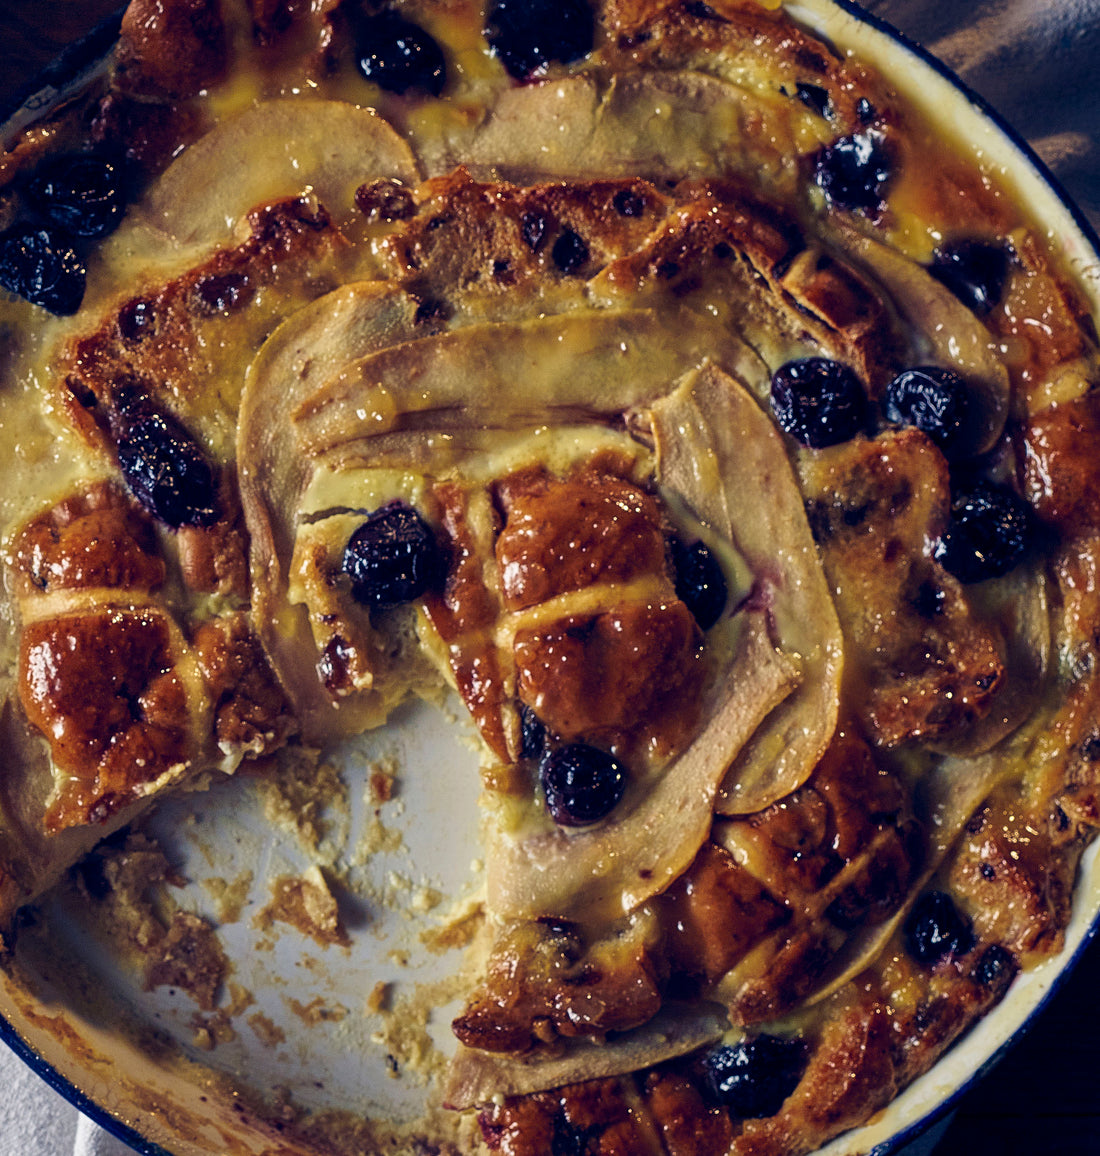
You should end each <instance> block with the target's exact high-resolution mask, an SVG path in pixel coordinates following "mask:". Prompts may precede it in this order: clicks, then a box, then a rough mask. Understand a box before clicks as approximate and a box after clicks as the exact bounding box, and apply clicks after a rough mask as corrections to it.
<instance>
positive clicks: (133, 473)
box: [118, 413, 218, 529]
mask: <svg viewBox="0 0 1100 1156" xmlns="http://www.w3.org/2000/svg"><path fill="white" fill-rule="evenodd" d="M118 464H119V468H120V469H121V471H122V476H123V478H124V479H125V481H126V484H127V485H128V486H129V487H130V492H131V493H132V494H133V495H134V497H135V498H137V500H138V501H139V502H140V503H141V504H142V505H143V506H144V507H145V508H146V509H147V510H148V511H149V512H150V513H151V514H153V515H154V516H155V517H157V518H159V519H160V520H161V521H162V522H164V523H165V524H166V525H168V526H171V527H173V528H174V529H178V528H179V527H180V526H208V525H210V524H211V523H212V522H215V521H217V518H218V509H217V485H216V483H215V480H214V471H213V470H212V469H211V467H210V463H209V462H208V461H207V459H206V455H205V454H204V453H203V452H202V450H201V449H200V448H199V446H198V443H197V442H196V441H195V439H194V438H193V437H192V436H191V435H190V434H189V433H188V432H187V431H186V430H185V429H184V428H183V426H181V425H180V424H179V422H177V421H176V420H175V419H174V418H171V417H165V416H164V415H163V414H159V413H145V414H141V415H140V416H138V417H136V418H135V419H134V420H133V421H132V422H130V423H129V424H128V425H127V426H126V427H125V429H124V430H123V433H122V436H121V437H120V438H119V441H118Z"/></svg>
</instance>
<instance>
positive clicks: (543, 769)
mask: <svg viewBox="0 0 1100 1156" xmlns="http://www.w3.org/2000/svg"><path fill="white" fill-rule="evenodd" d="M539 780H540V782H541V783H542V790H543V794H544V795H545V796H546V809H547V810H548V811H549V812H550V817H551V818H552V819H553V820H554V822H555V823H557V824H558V826H559V827H584V826H587V825H588V824H589V823H598V822H599V821H600V820H601V819H605V818H606V817H607V816H608V815H610V814H611V812H612V811H613V810H614V809H615V807H616V806H617V805H618V802H619V800H620V799H621V798H622V797H623V792H624V791H625V790H626V771H625V769H624V768H623V766H622V764H621V763H620V762H619V761H618V760H617V759H616V758H614V757H613V756H612V755H609V754H608V753H607V752H606V751H601V750H599V749H598V748H597V747H590V746H588V744H587V743H569V744H568V745H567V746H563V747H557V748H555V749H554V750H552V751H548V752H547V754H546V755H545V757H544V758H543V760H542V764H541V766H540V767H539Z"/></svg>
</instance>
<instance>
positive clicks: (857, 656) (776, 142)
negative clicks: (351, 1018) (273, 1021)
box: [0, 0, 1100, 1156]
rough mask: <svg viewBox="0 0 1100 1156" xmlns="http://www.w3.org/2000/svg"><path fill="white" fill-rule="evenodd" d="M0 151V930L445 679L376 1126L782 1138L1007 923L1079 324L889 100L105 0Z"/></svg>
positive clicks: (1042, 696) (1031, 777)
mask: <svg viewBox="0 0 1100 1156" xmlns="http://www.w3.org/2000/svg"><path fill="white" fill-rule="evenodd" d="M0 179H2V180H3V182H4V185H3V188H4V191H3V193H2V197H3V199H2V201H0V209H2V214H3V218H2V224H3V232H2V233H0V284H2V285H3V287H4V289H5V290H6V291H7V293H6V297H5V299H4V300H3V301H2V302H0V342H2V343H3V347H4V357H3V369H2V373H3V381H2V384H0V411H2V412H0V426H2V429H3V431H4V439H5V447H6V454H7V458H8V462H9V464H8V466H7V467H6V470H7V485H6V486H5V492H4V494H3V495H2V496H0V518H2V531H3V540H4V573H5V601H4V610H3V658H4V664H3V672H4V673H3V677H4V691H5V710H4V713H3V728H4V738H5V744H6V748H7V750H8V752H9V754H8V760H7V765H6V770H5V784H4V789H3V792H2V793H0V809H2V818H3V822H2V827H0V905H2V914H3V917H4V923H5V926H11V925H12V921H13V919H14V917H15V915H16V914H17V913H18V912H19V911H20V910H21V909H23V908H25V907H27V906H28V905H33V904H34V903H35V902H36V901H37V900H38V899H40V898H41V897H42V896H43V894H44V893H45V892H46V891H47V890H48V889H49V888H50V887H52V886H53V885H54V884H56V883H57V881H58V880H59V879H60V878H61V877H62V876H63V875H64V874H65V872H66V871H68V869H69V868H70V867H72V866H73V865H74V864H75V863H77V862H78V861H79V860H80V859H81V857H82V856H84V855H85V854H86V853H87V852H88V851H89V850H91V849H92V848H93V847H95V846H96V845H97V844H98V843H99V842H100V841H101V840H103V839H104V838H105V837H106V836H108V835H110V834H111V833H112V832H114V831H117V830H120V829H121V828H123V827H125V826H126V825H127V824H129V823H131V822H132V821H133V820H134V819H135V818H136V817H138V816H139V815H141V814H143V813H144V812H145V811H146V810H147V809H148V808H149V807H151V806H155V804H156V802H157V800H158V799H159V798H161V797H163V796H165V795H166V794H167V793H170V792H173V791H176V790H177V789H180V788H185V789H193V788H195V787H197V786H201V785H202V784H204V783H206V782H209V781H211V780H212V779H214V778H216V777H217V776H218V775H221V774H232V773H233V772H234V771H236V770H237V769H238V768H239V767H240V766H242V765H243V764H246V763H247V764H254V765H256V766H257V767H262V766H263V765H264V764H263V760H265V759H267V758H268V756H271V755H272V754H273V753H275V752H278V751H279V750H281V749H286V748H288V747H297V748H300V749H301V750H302V751H316V750H318V749H321V748H323V747H324V746H325V745H326V744H330V743H332V742H333V741H335V740H337V739H340V738H343V737H347V736H353V735H358V734H360V733H362V732H364V731H366V730H369V729H373V728H379V727H383V726H385V725H386V721H387V718H388V717H389V716H390V715H391V714H392V712H393V711H394V709H395V708H396V707H397V706H398V705H399V704H400V703H402V702H403V701H404V700H406V699H407V698H408V697H409V696H410V695H415V694H417V693H419V692H420V691H421V690H422V689H423V688H424V687H426V686H429V685H432V684H434V683H435V682H437V681H438V680H439V679H440V678H441V677H442V678H443V679H445V680H446V681H447V682H448V683H449V684H450V685H451V686H452V687H453V688H454V689H455V690H456V691H457V693H458V694H459V696H460V697H461V699H462V701H463V702H464V703H465V706H466V708H467V709H468V711H469V715H470V718H471V720H472V723H473V724H474V726H475V727H476V731H477V734H478V736H479V744H480V750H481V762H482V782H481V784H480V790H481V792H482V800H483V811H484V855H485V863H486V881H485V892H484V900H483V909H484V914H485V918H486V922H487V927H488V929H489V934H488V941H489V945H488V947H487V950H486V951H485V952H484V953H483V958H482V959H481V960H480V964H479V978H478V980H477V982H476V983H475V984H474V985H473V986H472V987H471V989H470V990H469V992H468V994H467V998H466V1003H465V1007H464V1009H463V1010H462V1011H461V1012H460V1014H458V1015H457V1017H456V1018H455V1019H454V1022H453V1025H452V1030H453V1034H454V1036H455V1038H456V1040H457V1050H456V1051H455V1054H454V1058H453V1060H451V1062H450V1065H449V1069H448V1073H447V1078H446V1081H445V1086H443V1087H442V1088H441V1089H440V1090H439V1097H440V1100H441V1103H442V1104H443V1105H444V1106H445V1107H446V1108H447V1109H449V1110H450V1115H449V1116H448V1117H447V1119H449V1120H451V1121H452V1123H451V1124H449V1125H435V1124H433V1128H434V1129H436V1131H435V1132H433V1134H432V1135H431V1136H428V1137H424V1136H422V1137H421V1141H423V1142H430V1143H431V1144H434V1145H436V1147H435V1148H433V1149H432V1150H435V1151H470V1150H474V1149H477V1150H484V1151H492V1152H502V1153H507V1154H509V1156H549V1154H554V1156H557V1154H559V1153H564V1152H570V1153H573V1152H576V1153H582V1152H583V1153H595V1152H600V1153H607V1154H610V1153H619V1152H621V1153H631V1154H636V1153H653V1154H655V1156H656V1154H665V1156H718V1154H722V1153H731V1154H744V1156H747V1154H750V1153H751V1154H753V1156H765V1154H768V1156H798V1154H802V1153H808V1152H812V1151H814V1150H816V1149H817V1148H818V1147H819V1146H820V1145H821V1144H823V1143H824V1142H825V1141H826V1140H828V1139H829V1138H831V1137H833V1136H835V1135H837V1134H839V1133H841V1132H843V1131H845V1130H847V1129H849V1128H852V1127H855V1126H857V1125H859V1124H861V1123H862V1122H864V1121H866V1120H867V1119H868V1118H869V1117H870V1116H871V1115H873V1114H874V1113H875V1112H877V1111H878V1110H879V1109H881V1108H882V1107H884V1106H885V1105H886V1104H887V1103H889V1102H890V1101H891V1100H892V1099H893V1098H894V1097H895V1095H896V1094H897V1093H898V1091H899V1090H900V1089H902V1088H903V1087H905V1086H906V1085H907V1084H909V1083H910V1082H911V1081H912V1080H913V1079H914V1078H915V1077H916V1076H918V1075H919V1074H921V1073H922V1072H924V1071H925V1070H927V1069H928V1068H929V1067H930V1066H931V1065H932V1064H933V1063H934V1062H935V1061H936V1059H937V1058H938V1057H939V1056H940V1055H941V1054H942V1053H943V1051H944V1050H945V1049H946V1048H947V1047H948V1046H949V1045H950V1044H951V1043H952V1042H953V1041H954V1040H955V1039H957V1038H958V1037H959V1036H960V1035H961V1034H962V1033H964V1032H965V1031H966V1030H967V1029H968V1028H969V1027H970V1026H971V1025H972V1024H973V1023H974V1022H976V1021H977V1020H978V1019H979V1018H980V1017H981V1016H983V1015H984V1014H985V1013H986V1012H987V1011H988V1010H989V1009H990V1008H991V1007H992V1006H993V1005H994V1004H996V1003H997V1002H998V1001H999V1000H1000V999H1001V998H1002V997H1003V996H1004V994H1005V992H1006V991H1007V990H1008V989H1009V987H1010V985H1011V984H1012V981H1013V979H1014V977H1015V976H1016V974H1017V972H1018V971H1019V970H1020V969H1021V968H1025V967H1028V966H1031V965H1034V964H1035V963H1037V962H1039V961H1041V960H1043V959H1047V958H1049V957H1050V956H1052V955H1053V954H1055V953H1056V952H1058V951H1059V949H1060V948H1061V946H1062V943H1063V937H1064V931H1065V927H1066V924H1067V921H1068V917H1069V905H1070V899H1071V895H1072V893H1073V888H1074V880H1075V873H1076V870H1077V865H1078V860H1079V858H1080V855H1081V853H1082V851H1083V849H1084V848H1085V846H1086V845H1087V843H1088V841H1089V840H1090V839H1091V837H1092V835H1093V834H1094V832H1095V828H1096V826H1097V825H1098V824H1100V798H1098V795H1097V789H1098V783H1100V682H1098V680H1100V672H1098V670H1097V649H1098V639H1100V510H1098V507H1097V504H1096V498H1095V486H1096V462H1097V461H1098V460H1100V400H1098V399H1100V392H1098V389H1097V382H1098V381H1100V362H1098V347H1097V337H1096V332H1095V328H1094V324H1093V319H1092V316H1091V314H1090V304H1089V301H1088V299H1087V295H1086V293H1085V291H1084V289H1083V288H1082V286H1081V285H1080V284H1079V283H1078V282H1077V281H1076V280H1075V279H1074V276H1073V275H1072V272H1071V270H1070V269H1069V267H1068V263H1067V262H1066V260H1065V258H1064V256H1063V255H1062V254H1060V253H1059V252H1058V251H1057V250H1056V248H1055V247H1054V244H1053V241H1052V238H1051V235H1050V234H1049V233H1048V231H1047V230H1046V229H1045V228H1044V227H1043V225H1042V224H1041V223H1040V222H1037V221H1035V220H1033V219H1032V218H1031V216H1030V215H1029V213H1028V211H1027V210H1026V209H1025V208H1024V207H1023V206H1022V205H1021V203H1020V198H1019V197H1018V196H1016V195H1014V193H1013V191H1012V190H1011V188H1010V187H1009V185H1008V183H1007V182H1006V181H1005V180H1003V179H1002V178H1001V177H1000V176H998V174H997V173H996V172H995V171H994V167H993V165H992V164H991V163H990V162H987V161H985V160H984V159H983V158H982V157H981V156H980V155H976V153H975V150H973V149H968V148H967V147H966V145H965V144H964V143H962V142H959V141H957V140H954V139H952V137H951V135H950V133H948V132H946V131H945V130H944V129H943V128H942V127H940V126H937V125H936V124H934V123H932V122H931V121H929V119H928V118H926V117H925V115H924V114H923V113H921V112H920V111H918V110H917V109H916V108H914V107H912V106H911V105H910V104H909V103H907V102H906V101H905V100H904V99H903V98H902V97H900V96H899V95H898V94H897V92H896V91H895V89H894V86H893V84H892V83H891V81H890V79H889V78H888V77H886V76H884V75H882V74H880V73H879V72H877V71H876V70H875V69H874V68H873V67H872V66H871V65H870V64H868V63H865V62H862V61H861V60H860V59H859V58H858V57H856V56H853V55H852V54H850V53H847V52H843V51H841V50H839V49H838V48H837V47H836V46H834V45H833V44H832V43H830V42H829V41H827V40H826V39H824V38H822V37H821V36H820V35H818V34H816V33H815V32H814V31H812V30H811V29H810V28H809V27H807V26H806V25H805V24H804V23H801V22H800V20H799V19H798V15H797V13H796V12H794V11H788V10H787V6H785V5H784V4H782V3H780V2H779V0H713V2H711V3H698V2H694V0H565V2H562V0H558V2H556V3H549V0H525V2H522V3H521V2H520V0H492V2H491V3H489V4H488V5H485V4H483V3H478V2H476V0H395V2H394V3H389V4H374V3H367V2H363V3H353V2H350V0H343V2H337V0H315V2H314V3H312V4H300V3H297V2H296V0H274V2H268V0H220V2H219V0H155V2H154V0H132V2H131V4H130V6H129V8H128V9H127V10H126V13H125V15H124V16H123V18H122V26H121V34H120V38H119V41H118V44H117V47H116V49H115V51H114V53H113V55H112V57H111V59H110V61H109V66H108V68H107V69H106V70H105V71H104V72H103V73H102V74H101V75H99V76H97V77H96V78H94V79H93V80H91V81H90V82H89V83H88V84H87V85H85V86H84V88H83V89H82V90H81V91H80V92H79V93H78V94H77V95H76V96H74V97H72V98H71V99H69V100H67V101H66V102H64V103H62V104H61V105H60V106H59V107H57V108H55V109H54V110H52V112H50V113H49V115H48V116H46V117H45V118H44V119H42V120H40V121H38V122H35V123H33V124H31V125H29V126H23V127H19V128H12V129H11V131H10V133H9V139H8V141H7V150H6V152H5V153H4V155H3V157H2V158H0ZM259 773H262V770H261V771H259ZM471 789H477V786H476V785H472V787H471ZM304 1134H305V1133H304V1132H303V1135H304ZM284 1135H285V1133H284ZM302 1142H303V1143H304V1141H302ZM333 1143H337V1142H336V1141H331V1142H329V1147H323V1148H318V1149H317V1150H318V1151H322V1150H323V1151H326V1152H327V1151H332V1150H338V1148H337V1149H334V1148H333V1147H332V1144H333ZM394 1144H395V1145H396V1146H394V1147H392V1148H390V1147H387V1148H386V1149H385V1150H394V1151H398V1150H406V1149H403V1148H401V1147H400V1146H399V1144H398V1142H396V1141H395V1142H394ZM311 1150H312V1149H311ZM345 1150H348V1151H351V1150H355V1151H360V1150H362V1147H361V1145H360V1146H359V1147H356V1148H354V1149H352V1148H346V1149H345ZM417 1150H421V1149H417Z"/></svg>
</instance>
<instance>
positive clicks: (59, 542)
mask: <svg viewBox="0 0 1100 1156" xmlns="http://www.w3.org/2000/svg"><path fill="white" fill-rule="evenodd" d="M12 555H13V566H14V569H15V572H16V595H17V597H27V596H29V595H36V594H53V593H56V592H57V591H60V590H80V589H94V588H96V587H105V588H109V589H117V590H133V591H143V592H145V593H148V592H150V591H152V590H156V589H157V588H158V587H159V586H160V585H161V584H162V583H163V581H164V576H165V566H164V561H163V559H162V558H161V556H160V552H159V548H158V545H157V541H156V535H155V533H154V530H153V525H152V522H151V521H150V520H149V519H148V518H147V517H146V516H145V515H144V514H143V513H142V512H141V511H140V510H139V509H138V508H137V507H136V506H135V504H134V503H133V502H132V501H131V500H130V499H129V498H127V497H126V496H125V495H124V494H123V492H122V491H121V489H120V488H119V487H117V486H116V485H114V484H113V483H109V482H101V483H97V484H96V485H93V486H92V487H90V488H89V489H88V490H85V491H83V492H79V493H76V494H73V495H71V496H70V497H69V498H66V499H63V500H62V501H61V502H59V503H58V504H57V505H55V506H53V507H51V508H50V509H49V510H46V511H45V512H44V513H42V514H40V515H39V516H38V517H36V518H32V519H31V520H30V521H29V522H27V523H26V524H25V525H24V526H23V528H22V529H21V530H20V531H19V534H18V536H17V537H16V539H15V541H14V543H13V546H12Z"/></svg>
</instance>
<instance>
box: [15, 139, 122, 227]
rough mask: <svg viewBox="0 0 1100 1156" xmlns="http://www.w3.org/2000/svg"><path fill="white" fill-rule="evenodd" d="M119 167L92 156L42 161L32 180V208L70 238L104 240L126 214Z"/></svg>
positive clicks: (92, 154) (104, 158) (30, 185)
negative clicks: (101, 238) (61, 229)
mask: <svg viewBox="0 0 1100 1156" xmlns="http://www.w3.org/2000/svg"><path fill="white" fill-rule="evenodd" d="M124 183H125V182H124V177H123V172H122V169H121V167H120V166H119V165H118V164H117V163H116V162H115V161H113V160H109V159H108V158H107V157H103V156H97V155H96V154H94V153H74V154H71V155H68V156H60V157H54V158H52V159H51V160H48V161H45V162H44V163H43V164H42V165H41V166H40V167H39V168H38V170H37V172H36V173H35V174H34V176H33V177H32V178H31V181H30V184H29V186H28V189H27V196H28V200H29V202H30V205H31V208H32V209H34V210H35V211H36V212H37V213H39V214H41V215H42V216H43V217H46V218H47V219H48V220H50V221H52V222H53V223H54V224H55V225H60V226H61V228H63V229H64V230H65V231H66V232H67V233H68V234H69V235H70V236H73V237H106V236H107V234H108V233H112V232H114V230H115V229H117V228H118V226H119V224H120V223H121V221H122V217H123V214H124V213H125V211H126V197H125V189H124Z"/></svg>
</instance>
